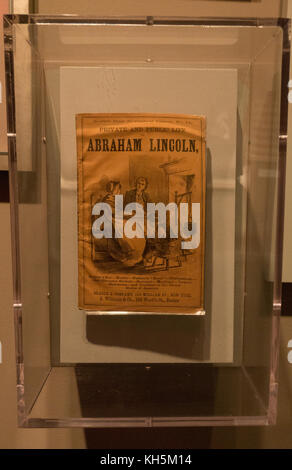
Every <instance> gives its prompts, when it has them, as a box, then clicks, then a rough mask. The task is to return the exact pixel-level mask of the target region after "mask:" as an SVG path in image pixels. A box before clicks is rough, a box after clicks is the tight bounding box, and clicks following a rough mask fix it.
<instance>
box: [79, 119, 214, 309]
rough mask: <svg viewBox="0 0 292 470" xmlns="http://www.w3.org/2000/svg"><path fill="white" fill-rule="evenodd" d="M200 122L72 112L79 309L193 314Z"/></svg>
mask: <svg viewBox="0 0 292 470" xmlns="http://www.w3.org/2000/svg"><path fill="white" fill-rule="evenodd" d="M205 128H206V123H205V118H204V117H202V116H193V115H180V114H179V115H172V114H79V115H77V116H76V129H77V149H78V152H77V153H78V269H79V273H78V275H79V276H78V278H79V286H78V298H79V308H80V309H84V310H88V311H94V312H97V313H102V312H108V313H110V312H121V313H126V312H128V313H154V314H159V313H161V314H203V313H204V245H205Z"/></svg>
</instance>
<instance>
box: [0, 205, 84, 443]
mask: <svg viewBox="0 0 292 470" xmlns="http://www.w3.org/2000/svg"><path fill="white" fill-rule="evenodd" d="M0 221H1V225H0V227H1V228H0V341H1V342H2V356H3V361H2V364H0V384H1V386H0V449H30V448H40V449H53V448H60V449H82V448H86V446H85V439H84V433H83V431H82V430H80V429H73V430H70V429H59V430H54V429H19V428H18V427H17V419H16V371H15V354H14V325H13V311H12V272H11V248H10V245H11V242H10V207H9V204H3V203H2V204H1V203H0ZM60 398H61V397H59V396H55V397H54V396H52V397H51V399H52V400H54V399H55V400H60ZM42 411H43V412H44V413H45V411H46V410H45V408H44V409H43V410H42Z"/></svg>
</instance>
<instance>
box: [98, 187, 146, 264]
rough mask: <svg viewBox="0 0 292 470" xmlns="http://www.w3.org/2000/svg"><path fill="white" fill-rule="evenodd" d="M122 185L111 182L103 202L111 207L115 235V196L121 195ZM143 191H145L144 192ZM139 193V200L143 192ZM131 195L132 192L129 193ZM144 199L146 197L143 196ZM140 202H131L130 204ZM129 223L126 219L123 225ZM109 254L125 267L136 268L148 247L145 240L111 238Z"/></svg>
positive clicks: (108, 241) (108, 244)
mask: <svg viewBox="0 0 292 470" xmlns="http://www.w3.org/2000/svg"><path fill="white" fill-rule="evenodd" d="M142 186H143V185H142ZM121 189H122V187H121V184H120V182H119V181H110V182H109V183H108V184H107V186H106V190H107V194H106V195H105V197H104V198H103V202H106V203H107V204H109V205H110V206H111V209H112V223H113V233H114V231H115V227H114V223H115V196H116V195H118V194H121ZM142 191H143V190H142ZM142 191H139V196H138V197H139V198H140V197H141V192H142ZM128 193H131V191H128V192H127V194H128ZM142 197H143V198H144V197H145V195H143V196H142ZM129 202H138V201H133V200H131V201H130V200H129V199H128V202H127V204H128V203H129ZM126 221H127V218H124V220H123V224H125V222H126ZM107 246H108V252H109V254H110V255H111V257H112V258H113V259H115V260H117V261H120V262H121V263H122V264H123V265H125V266H129V267H130V266H135V265H136V264H138V263H140V262H141V261H142V260H143V253H144V250H145V246H146V239H145V238H128V237H126V236H125V235H124V236H123V238H114V237H113V238H109V239H108V240H107Z"/></svg>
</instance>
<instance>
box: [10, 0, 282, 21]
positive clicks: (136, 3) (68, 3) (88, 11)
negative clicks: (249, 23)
mask: <svg viewBox="0 0 292 470" xmlns="http://www.w3.org/2000/svg"><path fill="white" fill-rule="evenodd" d="M14 1H15V2H17V1H23V0H14ZM284 4H285V0H261V1H259V2H251V3H245V2H242V1H236V0H235V1H230V0H229V1H218V0H207V1H206V0H148V1H146V2H145V1H144V0H124V1H120V0H82V1H80V0H50V1H48V0H38V11H39V12H40V13H48V14H49V13H79V14H83V15H115V16H119V15H120V16H124V15H150V16H155V15H162V16H168V15H169V16H173V15H178V16H216V17H217V16H221V17H222V16H223V17H224V16H226V17H232V16H233V17H236V16H237V17H247V16H250V17H252V16H254V17H256V16H262V17H264V16H265V17H272V16H279V15H280V14H281V12H282V10H283V5H284Z"/></svg>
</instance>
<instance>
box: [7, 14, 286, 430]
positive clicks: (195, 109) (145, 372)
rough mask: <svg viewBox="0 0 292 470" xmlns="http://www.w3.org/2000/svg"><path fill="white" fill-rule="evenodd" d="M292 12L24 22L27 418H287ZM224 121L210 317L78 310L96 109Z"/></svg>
mask: <svg viewBox="0 0 292 470" xmlns="http://www.w3.org/2000/svg"><path fill="white" fill-rule="evenodd" d="M288 28H289V22H288V20H276V19H275V20H273V19H271V20H212V19H204V20H203V19H201V20H196V19H194V20H191V19H175V18H146V19H145V18H127V19H116V18H110V19H105V18H104V19H102V18H81V17H78V16H74V17H69V16H64V17H63V16H59V17H51V16H50V17H44V16H37V15H36V16H26V15H20V16H17V15H16V16H7V17H6V19H5V62H6V82H7V100H8V144H9V160H10V183H11V199H12V203H11V207H12V246H13V267H14V314H15V331H16V357H17V390H18V415H19V424H20V426H24V427H61V426H82V427H89V426H91V427H98V426H115V427H116V426H211V425H212V426H213V425H216V426H217V425H218V426H221V425H222V426H223V425H260V424H271V423H274V422H275V420H276V408H277V367H278V366H277V358H278V347H279V344H278V319H279V314H280V310H281V295H280V292H281V289H280V287H281V260H282V229H283V191H284V175H285V156H286V139H287V135H286V134H287V96H286V93H287V83H288V71H289V53H290V44H289V40H288ZM88 112H92V113H93V112H94V113H117V112H123V113H133V112H141V113H146V112H148V113H176V114H196V115H198V114H201V115H206V118H207V147H206V160H207V162H206V188H207V189H206V247H205V252H206V255H205V310H206V312H205V315H203V316H188V315H179V316H176V317H174V316H169V315H165V314H163V315H155V316H149V315H148V316H146V315H133V314H132V315H131V316H129V315H109V314H104V315H92V314H89V313H88V312H84V311H80V310H79V309H78V308H77V287H78V285H77V206H76V203H77V176H76V174H77V172H76V170H77V163H76V160H77V157H76V134H75V115H76V114H78V113H88Z"/></svg>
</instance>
